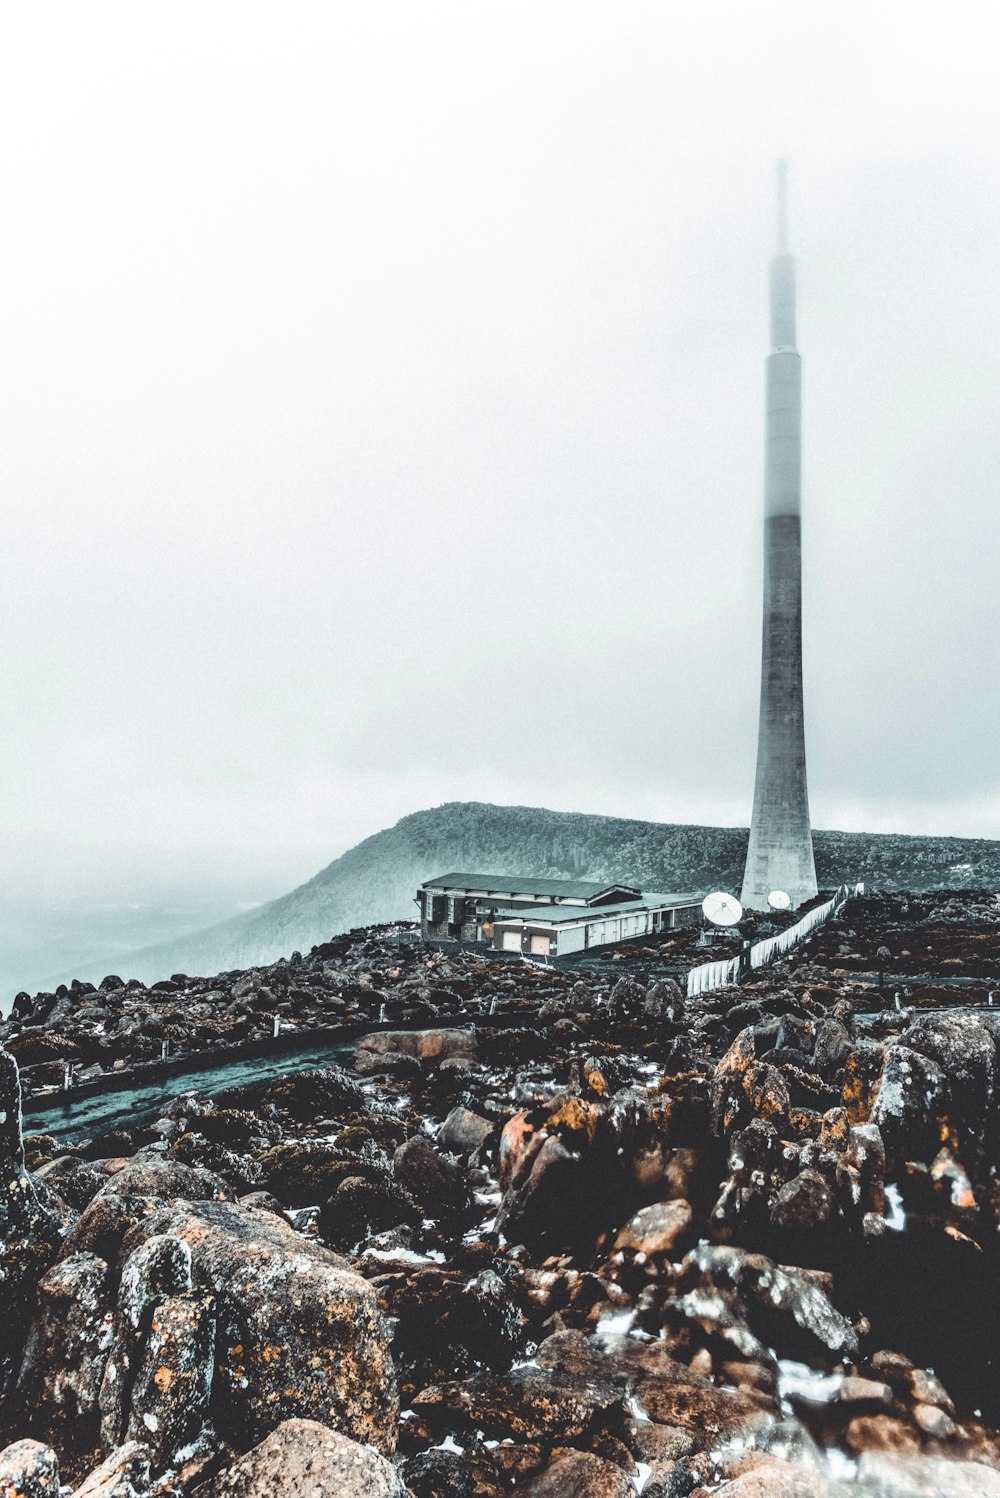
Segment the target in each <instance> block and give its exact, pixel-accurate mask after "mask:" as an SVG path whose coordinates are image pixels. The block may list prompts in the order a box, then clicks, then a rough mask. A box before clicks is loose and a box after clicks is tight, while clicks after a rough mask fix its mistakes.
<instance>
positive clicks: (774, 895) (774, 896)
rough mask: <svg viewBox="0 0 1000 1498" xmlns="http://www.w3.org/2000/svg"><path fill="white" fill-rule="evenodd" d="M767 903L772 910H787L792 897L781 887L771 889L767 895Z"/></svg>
mask: <svg viewBox="0 0 1000 1498" xmlns="http://www.w3.org/2000/svg"><path fill="white" fill-rule="evenodd" d="M767 903H768V905H770V907H771V909H772V910H787V909H788V908H789V906H790V905H791V903H792V897H791V895H787V894H786V893H785V891H784V890H783V889H772V891H771V893H770V894H769V895H768V897H767Z"/></svg>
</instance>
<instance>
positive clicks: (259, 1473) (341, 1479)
mask: <svg viewBox="0 0 1000 1498" xmlns="http://www.w3.org/2000/svg"><path fill="white" fill-rule="evenodd" d="M278 1493H287V1494H289V1495H291V1494H293V1493H298V1494H301V1495H302V1498H406V1488H405V1487H404V1486H403V1484H402V1482H401V1481H400V1478H399V1475H398V1474H397V1472H396V1469H395V1467H394V1466H393V1465H392V1463H391V1462H387V1461H386V1459H385V1457H384V1456H380V1455H379V1453H378V1452H377V1451H373V1450H372V1448H371V1447H370V1446H362V1445H359V1444H358V1442H357V1441H351V1440H348V1438H347V1437H346V1436H344V1435H341V1434H340V1432H339V1431H335V1430H330V1429H329V1427H327V1426H325V1425H320V1424H318V1423H317V1421H315V1420H285V1421H283V1422H282V1423H281V1425H279V1426H277V1427H276V1429H275V1430H273V1431H272V1432H271V1434H270V1435H269V1436H266V1437H265V1439H264V1440H263V1441H261V1442H260V1444H259V1445H257V1446H255V1447H254V1448H253V1450H252V1451H248V1452H246V1454H245V1455H244V1456H242V1457H240V1459H239V1461H238V1462H236V1463H235V1464H234V1465H233V1466H232V1467H230V1469H229V1471H228V1472H225V1473H223V1474H222V1476H221V1477H217V1478H216V1479H215V1481H214V1482H212V1483H209V1485H208V1486H207V1487H205V1488H200V1489H199V1490H198V1498H275V1495H276V1494H278Z"/></svg>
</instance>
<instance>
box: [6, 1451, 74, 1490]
mask: <svg viewBox="0 0 1000 1498" xmlns="http://www.w3.org/2000/svg"><path fill="white" fill-rule="evenodd" d="M59 1492H60V1489H59V1458H58V1457H57V1456H56V1454H55V1452H54V1451H53V1450H52V1447H51V1446H44V1445H43V1444H42V1442H41V1441H15V1442H14V1444H13V1446H7V1447H5V1448H4V1450H3V1451H0V1498H59Z"/></svg>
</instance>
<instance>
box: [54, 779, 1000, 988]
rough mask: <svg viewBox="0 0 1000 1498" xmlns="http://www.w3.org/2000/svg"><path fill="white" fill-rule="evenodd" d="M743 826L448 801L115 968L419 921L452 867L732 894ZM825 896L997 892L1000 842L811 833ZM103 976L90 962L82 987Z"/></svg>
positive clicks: (214, 961)
mask: <svg viewBox="0 0 1000 1498" xmlns="http://www.w3.org/2000/svg"><path fill="white" fill-rule="evenodd" d="M747 837H748V832H747V829H746V828H745V827H738V828H733V827H709V826H701V825H696V824H686V823H666V822H646V821H641V820H639V819H637V818H628V817H609V816H602V815H600V814H597V813H590V812H557V811H549V810H547V809H546V808H543V807H528V806H498V805H494V804H492V803H490V802H480V801H450V802H445V803H444V804H443V805H441V806H437V807H431V808H427V809H425V810H423V811H417V812H411V813H410V814H409V815H408V816H405V817H402V818H401V819H400V820H399V821H398V822H396V823H395V824H394V825H393V826H392V827H388V828H384V829H383V830H382V831H380V832H376V833H373V834H372V835H371V836H370V837H367V838H365V839H364V840H363V841H362V842H360V843H358V844H356V845H355V847H353V848H350V849H348V851H347V852H346V853H343V854H341V855H340V857H339V858H335V859H334V860H333V861H332V862H331V863H329V864H328V865H327V866H326V867H325V868H324V869H321V870H320V871H319V873H317V874H315V875H314V876H313V877H312V878H311V879H309V880H307V881H306V882H305V883H304V884H300V885H298V886H297V887H296V888H295V889H293V890H290V891H289V893H288V894H286V895H281V896H279V897H278V898H277V899H275V900H271V901H268V902H267V903H266V904H264V905H261V906H258V907H256V908H255V909H253V910H249V911H245V912H243V913H242V914H240V915H237V916H231V917H229V918H228V919H227V920H225V921H222V922H219V923H216V924H214V925H212V926H209V927H206V928H204V929H202V930H198V931H194V932H192V933H190V934H189V935H188V936H182V937H177V938H175V939H171V940H169V941H165V942H159V943H156V944H155V945H152V946H148V947H142V948H138V949H136V950H135V951H133V952H130V953H128V954H127V955H125V956H123V955H122V954H121V953H119V954H118V956H117V958H116V959H114V961H115V962H116V963H117V964H118V965H124V966H125V967H127V972H123V976H126V977H137V978H140V979H142V980H143V981H147V982H148V981H153V980H155V979H158V978H162V977H164V976H165V975H167V974H168V973H170V972H171V971H177V972H180V971H183V972H189V973H199V972H209V973H210V972H219V971H224V970H229V969H233V968H240V967H251V966H253V965H254V964H257V963H263V962H272V961H274V960H275V959H276V958H277V957H280V956H282V955H287V954H288V953H290V952H292V951H293V950H295V949H299V950H306V949H308V948H309V947H310V946H313V945H314V944H315V943H317V942H320V941H325V940H327V939H328V938H329V937H330V936H332V935H334V934H336V933H337V932H340V931H345V930H349V929H351V928H352V927H356V926H362V925H370V924H375V923H377V922H382V921H392V920H405V919H413V918H414V917H415V913H416V908H415V905H414V903H413V897H414V894H415V892H416V889H417V886H418V885H419V884H421V883H422V882H423V881H424V880H425V879H427V878H429V877H431V876H433V875H434V874H442V873H445V872H447V871H448V870H450V869H461V868H467V869H481V870H482V871H483V872H490V873H497V874H516V873H531V874H535V875H538V876H548V877H552V878H577V879H609V880H610V879H628V880H633V881H636V882H638V883H639V884H641V885H643V886H644V887H645V888H647V889H675V890H699V889H704V890H707V889H709V888H729V889H737V888H738V887H739V883H740V880H741V878H742V873H743V862H744V859H745V856H746V846H747ZM813 841H814V845H815V852H816V872H817V877H818V879H819V883H820V885H821V886H823V887H830V886H833V885H837V884H839V883H841V882H843V881H845V880H851V881H853V880H858V879H860V880H864V881H865V883H867V884H869V885H873V886H875V887H878V888H883V889H912V890H914V891H917V890H929V889H948V888H951V889H960V888H962V889H969V888H980V889H981V888H983V887H990V886H994V885H995V886H997V887H998V888H1000V842H998V841H993V840H989V839H977V838H942V837H921V836H919V835H911V834H894V833H861V832H837V831H815V832H814V833H813ZM106 971H108V969H107V968H106V967H102V965H101V963H100V962H97V963H93V962H91V963H87V964H86V968H85V970H80V971H77V972H75V973H74V974H73V976H74V977H80V978H88V979H90V980H92V981H97V980H99V979H100V978H101V977H103V976H104V973H105V972H106Z"/></svg>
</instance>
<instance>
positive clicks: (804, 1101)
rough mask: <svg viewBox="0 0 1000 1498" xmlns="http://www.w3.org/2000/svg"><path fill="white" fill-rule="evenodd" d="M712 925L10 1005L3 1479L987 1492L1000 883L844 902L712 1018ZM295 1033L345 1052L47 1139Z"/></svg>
mask: <svg viewBox="0 0 1000 1498" xmlns="http://www.w3.org/2000/svg"><path fill="white" fill-rule="evenodd" d="M751 929H752V928H751V926H750V925H749V924H748V925H747V926H746V927H745V928H744V929H743V931H742V933H741V934H742V935H750V934H751ZM696 939H697V935H696V933H693V932H687V933H678V934H676V935H675V936H672V937H670V938H669V939H667V940H665V941H664V943H663V944H662V945H661V946H659V947H652V946H650V947H643V948H636V947H635V946H632V947H629V948H628V949H622V951H621V952H620V953H618V954H615V955H614V957H613V958H612V960H609V961H607V962H603V963H601V964H600V970H599V971H584V970H580V969H573V968H549V967H543V966H536V965H532V964H529V963H527V962H522V961H516V962H510V961H500V960H499V959H497V958H493V957H490V956H488V955H487V956H484V955H481V954H479V953H474V952H465V951H455V952H448V953H443V952H440V951H436V950H433V949H431V948H429V947H427V946H423V945H421V944H420V943H419V942H416V941H413V942H411V943H410V944H406V943H403V944H400V943H399V942H398V940H397V939H396V936H395V934H394V933H391V932H389V931H387V930H384V929H379V928H372V929H370V930H369V931H366V932H354V933H351V935H350V936H346V937H341V938H337V939H335V940H333V941H330V942H328V943H325V944H324V945H322V946H319V947H316V948H314V949H313V951H312V952H311V953H310V954H308V955H306V956H302V955H300V954H297V953H296V954H293V955H292V956H291V957H290V958H288V959H287V960H282V961H280V962H277V963H274V964H271V965H269V966H267V967H264V968H260V969H254V970H250V971H245V972H229V973H221V974H218V975H216V976H214V977H212V978H193V977H190V976H188V975H185V974H175V975H174V976H173V977H172V978H170V979H168V980H164V981H163V982H161V983H158V984H154V985H152V987H146V986H144V985H142V984H140V983H138V982H135V981H128V982H124V981H123V980H122V979H121V978H118V977H109V978H107V979H105V980H104V982H103V983H102V984H101V985H99V986H95V985H90V984H76V985H73V986H71V987H69V988H62V989H60V990H59V991H58V992H57V993H55V994H40V995H36V996H35V997H34V998H32V997H30V996H28V995H26V994H22V995H19V996H18V999H17V1000H16V1002H15V1006H14V1011H13V1013H12V1015H11V1017H10V1018H9V1019H8V1020H7V1021H5V1022H4V1023H3V1024H0V1045H2V1047H3V1048H2V1049H0V1325H2V1328H3V1331H2V1333H0V1498H41V1495H52V1498H54V1495H57V1494H59V1493H62V1494H63V1495H69V1494H72V1495H73V1498H97V1495H100V1498H152V1495H158V1498H175V1495H176V1498H179V1495H185V1498H186V1495H197V1498H230V1495H231V1498H236V1495H240V1498H243V1495H248V1498H265V1495H271V1494H279V1493H280V1494H289V1495H297V1494H302V1495H303V1498H327V1495H330V1498H333V1495H336V1498H363V1495H373V1498H382V1495H384V1498H406V1495H407V1494H410V1495H412V1498H500V1495H506V1494H514V1495H515V1498H563V1495H565V1498H629V1495H632V1494H635V1493H637V1492H641V1493H642V1494H643V1495H644V1498H707V1495H708V1494H709V1493H711V1494H720V1495H722V1498H813V1495H823V1498H833V1495H839V1494H844V1495H848V1494H855V1493H857V1494H868V1495H873V1498H874V1495H883V1494H884V1495H889V1494H897V1495H900V1498H908V1495H911V1494H912V1495H915V1498H916V1495H934V1494H940V1495H951V1494H954V1495H956V1498H959V1495H968V1498H979V1495H994V1494H996V1495H1000V1369H998V1360H1000V1181H998V1173H997V1165H998V1161H1000V1089H998V1067H1000V1062H998V1054H997V1045H998V1041H1000V1004H998V1007H997V1010H996V1013H995V1014H994V1012H992V995H993V987H992V985H993V984H994V983H995V984H996V987H997V989H998V991H1000V904H998V900H997V898H996V897H995V896H994V895H993V894H991V893H984V892H965V893H963V892H957V893H956V892H954V891H947V892H943V893H941V894H937V895H935V894H920V895H905V894H898V893H893V894H888V895H868V896H866V897H863V898H860V899H855V900H851V901H849V902H848V903H847V905H846V906H845V907H844V908H843V910H842V911H841V913H840V915H839V916H838V917H836V918H835V919H834V920H833V921H831V922H830V923H829V924H828V925H827V926H826V927H824V928H822V929H821V930H820V931H818V932H817V933H816V934H815V935H814V936H813V937H812V938H811V939H810V940H809V942H808V943H806V944H805V945H804V946H803V947H801V948H800V949H799V950H798V951H797V952H795V953H794V954H792V956H791V957H790V958H789V959H787V960H786V961H784V962H782V963H780V964H777V965H775V966H774V967H771V968H769V969H766V970H763V971H761V972H759V973H757V974H755V975H754V976H753V978H752V981H750V982H748V983H747V984H745V985H743V986H742V987H739V988H730V989H724V990H719V991H716V992H714V993H709V994H705V995H702V996H701V997H699V998H697V999H687V998H686V997H685V996H684V993H683V989H682V985H681V984H679V983H678V982H677V981H676V980H675V978H674V977H671V976H668V975H667V974H669V973H670V972H680V971H682V970H683V968H684V967H686V966H690V965H691V964H693V963H695V962H697V961H699V960H706V959H707V958H709V957H713V956H716V955H722V953H721V949H720V951H719V952H707V953H706V952H704V951H702V952H699V951H698V949H697V947H696V945H695V942H696ZM957 980H961V981H957ZM276 1015H277V1016H278V1017H279V1018H280V1020H281V1022H282V1023H283V1024H284V1025H285V1026H286V1028H298V1029H299V1030H301V1031H303V1032H308V1031H309V1030H311V1029H319V1028H322V1029H323V1031H324V1033H332V1034H336V1033H337V1031H338V1028H340V1029H342V1032H343V1035H344V1036H345V1037H346V1036H350V1037H352V1039H353V1040H354V1042H355V1043H354V1045H353V1049H352V1052H351V1055H350V1057H349V1058H348V1061H347V1064H346V1065H344V1066H334V1065H330V1066H326V1067H323V1068H321V1069H313V1070H303V1071H298V1072H296V1071H294V1070H291V1069H289V1070H288V1072H287V1074H285V1075H282V1076H279V1077H278V1079H277V1080H273V1079H272V1080H270V1081H268V1082H266V1083H264V1084H261V1085H256V1086H235V1087H233V1088H231V1089H229V1090H228V1091H220V1090H216V1091H215V1092H214V1095H212V1096H208V1095H206V1094H205V1093H202V1092H197V1091H191V1090H182V1089H183V1087H184V1085H185V1084H184V1083H182V1082H180V1081H177V1082H175V1083H173V1084H171V1086H172V1088H173V1095H172V1096H170V1097H169V1099H168V1100H167V1101H166V1102H165V1103H164V1106H163V1108H162V1111H161V1113H160V1116H159V1117H157V1118H155V1119H152V1120H151V1121H149V1122H142V1123H140V1124H137V1125H136V1126H135V1127H134V1128H131V1129H129V1130H128V1131H123V1130H121V1129H118V1130H115V1131H114V1132H110V1133H107V1134H104V1135H93V1136H88V1137H79V1138H73V1140H72V1142H71V1143H66V1142H65V1140H59V1141H56V1140H55V1139H54V1138H51V1137H48V1136H45V1135H38V1134H35V1135H33V1134H30V1133H27V1132H24V1130H23V1129H22V1122H21V1096H22V1088H23V1095H24V1096H26V1097H31V1096H32V1095H37V1094H39V1093H41V1092H43V1091H44V1090H45V1089H47V1088H58V1087H60V1086H61V1085H62V1082H63V1079H64V1074H65V1068H66V1065H67V1063H71V1064H72V1065H73V1067H74V1069H75V1077H76V1079H77V1080H78V1081H84V1082H87V1083H89V1084H91V1086H92V1087H93V1086H94V1085H96V1086H97V1087H98V1089H99V1087H100V1086H101V1085H103V1083H104V1081H105V1079H114V1077H115V1074H116V1073H118V1074H120V1073H123V1072H124V1073H132V1072H133V1071H134V1072H136V1073H138V1074H141V1070H142V1067H143V1066H144V1065H145V1064H147V1063H149V1062H153V1061H156V1060H157V1059H158V1058H159V1057H160V1055H161V1051H162V1048H163V1042H164V1041H166V1042H168V1045H169V1047H170V1050H171V1052H172V1054H173V1055H174V1056H178V1055H181V1056H183V1055H185V1054H187V1053H195V1052H197V1053H201V1052H204V1051H205V1050H209V1049H212V1048H217V1047H218V1048H221V1047H233V1046H239V1045H242V1044H244V1043H245V1042H251V1041H253V1042H258V1043H259V1042H262V1041H264V1040H266V1038H267V1037H268V1036H270V1035H272V1033H273V1024H274V1017H275V1016H276ZM19 1068H20V1073H21V1074H20V1077H19V1075H18V1069H19ZM190 1085H193V1086H194V1087H196V1086H197V1081H196V1080H195V1081H194V1082H193V1083H192V1084H190ZM71 1096H72V1095H71Z"/></svg>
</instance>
